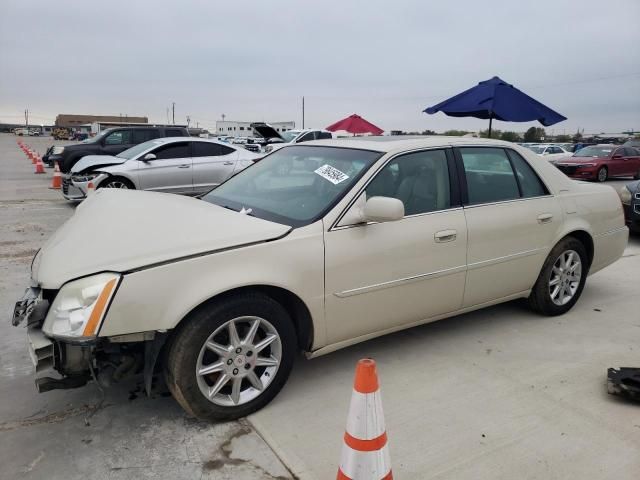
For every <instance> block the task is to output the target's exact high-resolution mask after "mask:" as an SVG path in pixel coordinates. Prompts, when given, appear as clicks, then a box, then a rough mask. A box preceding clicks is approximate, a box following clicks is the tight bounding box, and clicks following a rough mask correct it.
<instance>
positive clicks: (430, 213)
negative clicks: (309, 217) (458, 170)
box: [329, 206, 463, 232]
mask: <svg viewBox="0 0 640 480" xmlns="http://www.w3.org/2000/svg"><path fill="white" fill-rule="evenodd" d="M462 209H463V208H462V207H460V206H458V207H451V208H446V209H444V210H434V211H432V212H424V213H414V214H413V215H405V216H404V217H402V219H400V220H397V221H398V222H401V221H402V220H405V219H407V218H415V217H424V216H425V215H435V214H438V213H446V212H454V211H456V210H462ZM379 223H380V222H367V223H354V224H353V225H339V226H336V227H333V228H332V229H331V230H329V231H331V232H333V231H339V230H346V229H348V228H356V227H366V226H367V225H378V224H379Z"/></svg>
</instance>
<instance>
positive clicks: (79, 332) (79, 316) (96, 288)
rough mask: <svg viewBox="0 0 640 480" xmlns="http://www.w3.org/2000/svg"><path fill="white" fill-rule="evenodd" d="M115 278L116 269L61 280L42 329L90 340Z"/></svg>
mask: <svg viewBox="0 0 640 480" xmlns="http://www.w3.org/2000/svg"><path fill="white" fill-rule="evenodd" d="M119 281H120V275H118V274H116V273H100V274H98V275H93V276H91V277H85V278H81V279H79V280H74V281H72V282H69V283H67V284H65V285H64V286H63V287H62V288H61V289H60V291H59V292H58V294H57V295H56V298H55V299H54V301H53V304H52V305H51V308H50V309H49V312H48V313H47V318H46V319H45V321H44V325H43V326H42V331H43V332H44V333H45V334H46V335H48V336H50V337H54V338H60V339H66V340H71V341H76V342H77V341H80V342H82V341H91V340H94V339H95V338H96V335H97V333H98V330H99V328H100V324H101V323H102V319H103V318H104V314H105V312H106V311H107V307H108V306H109V303H110V302H111V298H112V297H113V295H114V293H115V291H116V287H117V286H118V283H119Z"/></svg>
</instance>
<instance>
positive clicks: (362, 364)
mask: <svg viewBox="0 0 640 480" xmlns="http://www.w3.org/2000/svg"><path fill="white" fill-rule="evenodd" d="M337 480H393V474H392V473H391V459H390V457H389V447H388V446H387V432H386V429H385V426H384V413H383V412H382V399H381V397H380V387H379V386H378V373H377V372H376V362H375V361H374V360H371V359H363V360H360V361H358V364H357V366H356V377H355V381H354V384H353V393H352V395H351V404H350V405H349V415H348V416H347V428H346V431H345V433H344V444H343V446H342V456H341V459H340V467H339V468H338V476H337Z"/></svg>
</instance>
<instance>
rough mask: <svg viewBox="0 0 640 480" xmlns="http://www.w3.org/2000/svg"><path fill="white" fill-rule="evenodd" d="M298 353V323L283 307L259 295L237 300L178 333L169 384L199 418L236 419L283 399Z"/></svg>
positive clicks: (207, 310) (216, 305)
mask: <svg viewBox="0 0 640 480" xmlns="http://www.w3.org/2000/svg"><path fill="white" fill-rule="evenodd" d="M295 351H296V338H295V333H294V328H293V323H292V320H291V318H290V317H289V314H288V313H287V311H286V310H285V309H284V308H283V307H282V305H280V304H279V303H278V302H276V301H275V300H273V299H272V298H270V297H268V296H266V295H263V294H260V293H246V294H242V295H238V296H234V297H231V298H227V299H224V300H221V301H216V302H213V303H208V304H205V305H203V306H202V307H200V308H198V309H196V310H195V311H194V312H193V313H192V314H190V315H189V317H188V318H186V319H185V321H184V322H183V324H182V325H181V326H180V327H179V328H178V330H177V332H176V336H175V338H174V339H173V341H172V343H171V346H170V348H169V351H168V356H167V363H166V370H165V376H166V380H167V385H168V386H169V390H170V391H171V393H172V395H173V397H174V398H175V399H176V401H177V402H178V403H179V404H180V405H181V406H182V407H183V408H184V409H185V410H186V411H187V413H189V414H191V415H193V416H194V417H197V418H200V419H202V420H209V421H213V420H216V421H228V420H234V419H237V418H240V417H245V416H247V415H249V414H251V413H253V412H255V411H257V410H259V409H261V408H262V407H264V406H265V405H267V404H268V403H269V402H270V401H271V400H272V399H273V398H274V397H275V396H276V395H277V394H278V392H279V391H280V389H281V388H282V387H283V386H284V384H285V382H286V381H287V378H288V377H289V373H290V371H291V368H292V366H293V360H294V356H295Z"/></svg>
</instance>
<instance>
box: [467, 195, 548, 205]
mask: <svg viewBox="0 0 640 480" xmlns="http://www.w3.org/2000/svg"><path fill="white" fill-rule="evenodd" d="M553 197H555V195H553V194H552V193H548V194H546V195H539V196H537V197H519V198H511V199H509V200H498V201H496V202H488V203H474V204H473V205H465V206H464V208H477V207H486V206H488V205H500V204H502V203H513V202H523V201H527V200H537V199H539V198H553Z"/></svg>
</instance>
